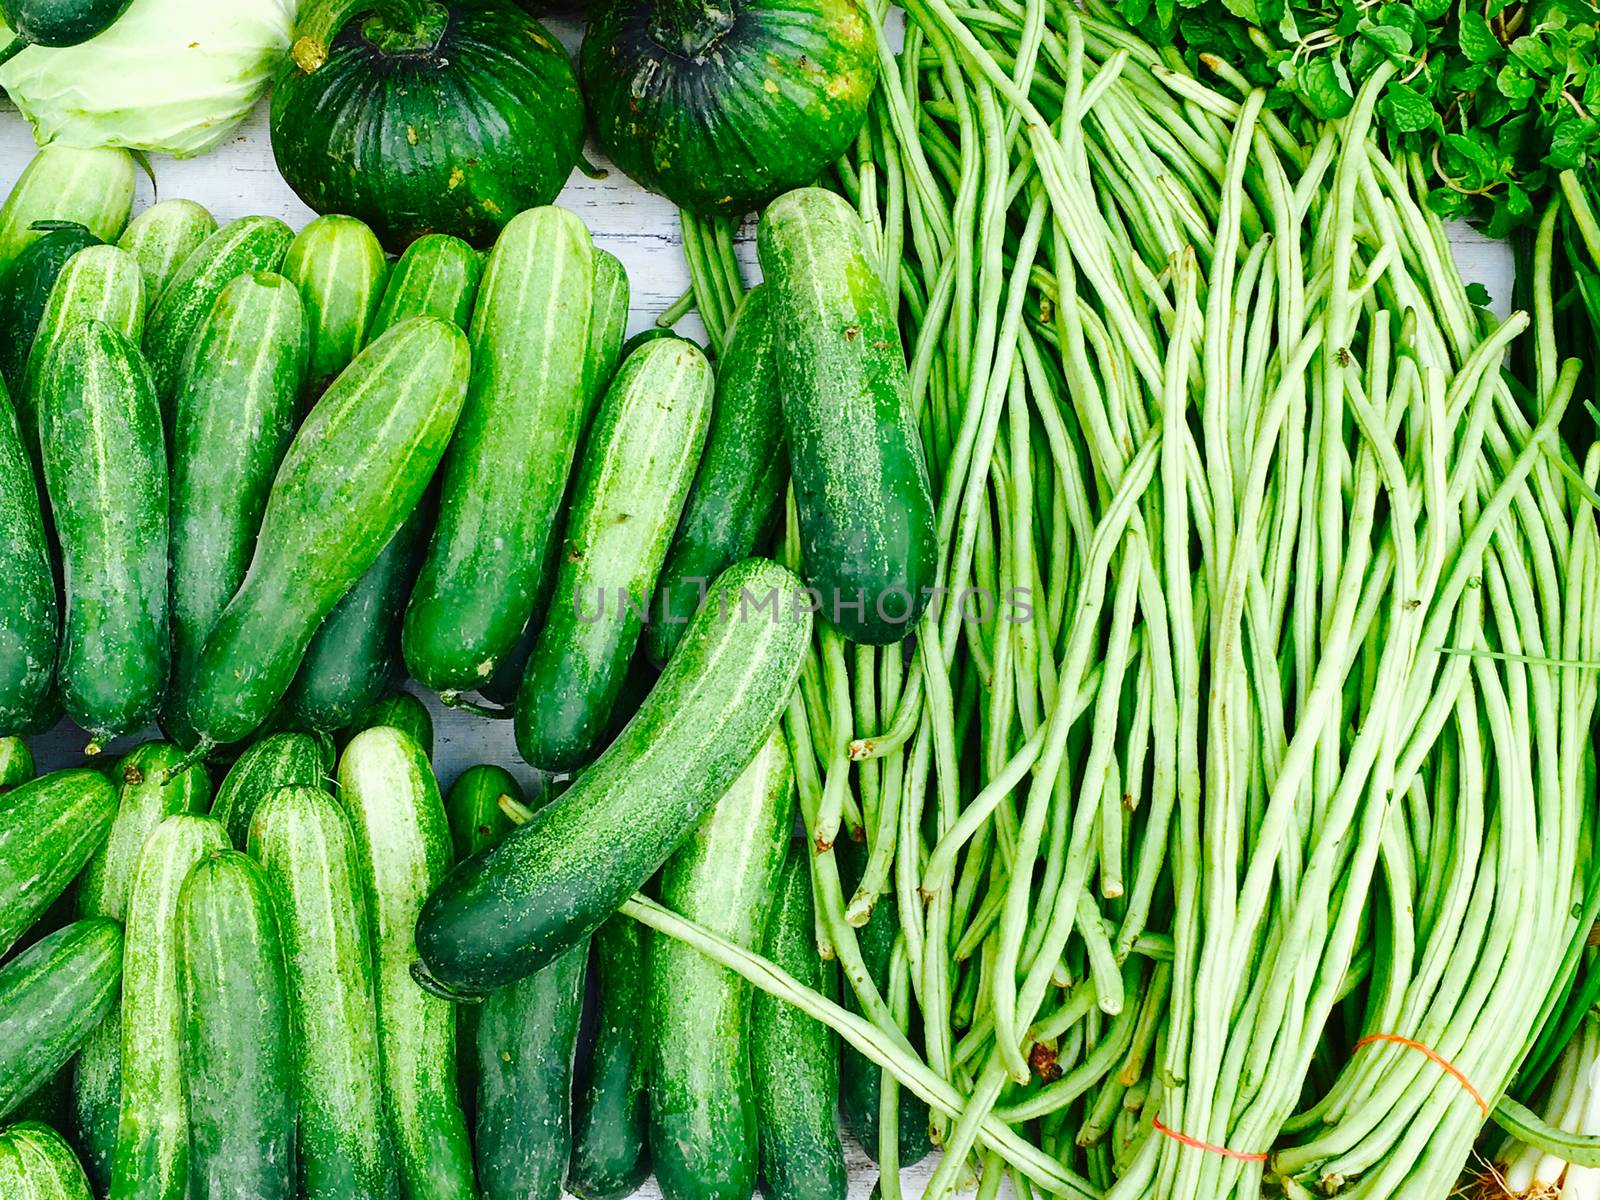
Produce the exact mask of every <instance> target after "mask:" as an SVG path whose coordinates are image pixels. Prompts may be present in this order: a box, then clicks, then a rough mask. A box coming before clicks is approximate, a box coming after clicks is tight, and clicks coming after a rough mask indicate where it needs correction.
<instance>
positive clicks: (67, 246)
mask: <svg viewBox="0 0 1600 1200" xmlns="http://www.w3.org/2000/svg"><path fill="white" fill-rule="evenodd" d="M99 242H100V239H99V238H97V237H95V236H94V234H92V233H90V232H89V231H88V230H87V229H85V228H84V227H83V226H82V225H62V226H61V227H60V228H57V229H51V230H50V231H49V232H47V233H45V234H44V236H42V237H41V238H40V239H39V240H38V241H36V242H34V243H33V244H32V245H30V246H29V247H28V248H27V249H26V250H24V251H23V252H22V253H21V254H19V255H18V256H17V259H16V261H15V262H13V263H12V264H11V265H10V267H8V268H6V269H5V270H4V271H3V272H0V331H3V332H4V334H5V338H4V341H3V342H0V378H3V379H4V381H5V385H6V387H7V388H8V389H10V390H11V391H12V392H13V393H15V394H17V395H21V394H22V383H23V372H24V371H25V370H26V369H27V366H28V352H29V351H30V350H32V349H33V336H34V334H35V333H37V332H38V331H39V320H40V318H41V317H43V316H44V309H45V304H46V302H47V301H48V300H49V299H50V292H51V290H52V289H53V288H54V287H55V282H56V280H57V279H58V278H59V277H60V275H61V269H62V268H63V267H65V266H66V265H67V263H68V261H69V260H70V259H71V258H72V256H73V255H75V254H77V253H78V251H80V250H84V249H87V248H88V247H90V246H95V245H98V244H99Z"/></svg>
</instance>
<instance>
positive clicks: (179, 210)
mask: <svg viewBox="0 0 1600 1200" xmlns="http://www.w3.org/2000/svg"><path fill="white" fill-rule="evenodd" d="M216 231H217V219H216V218H215V217H213V216H212V215H211V214H210V213H209V212H208V211H206V209H205V207H204V206H203V205H199V204H196V203H195V202H194V201H193V200H163V201H161V203H159V204H152V205H151V206H150V207H149V208H147V209H145V210H144V211H143V212H142V213H140V214H139V215H138V216H137V217H135V218H134V219H133V220H131V221H129V222H128V228H127V229H125V230H123V233H122V236H121V237H120V238H118V239H117V245H119V246H121V247H122V248H123V249H124V250H126V251H127V252H128V253H129V254H131V255H133V257H134V260H135V261H136V262H138V264H139V271H140V274H142V275H143V276H144V295H145V303H146V304H147V305H154V304H155V303H156V301H157V300H159V299H160V298H161V293H162V292H164V291H166V290H167V284H169V283H171V282H172V277H173V276H174V275H176V274H177V273H178V268H180V267H181V266H183V264H184V263H185V262H187V261H188V259H189V255H191V254H193V253H194V252H195V251H196V250H198V249H200V247H201V246H202V245H203V244H204V243H205V240H206V239H207V238H208V237H210V236H211V235H212V234H213V233H215V232H216Z"/></svg>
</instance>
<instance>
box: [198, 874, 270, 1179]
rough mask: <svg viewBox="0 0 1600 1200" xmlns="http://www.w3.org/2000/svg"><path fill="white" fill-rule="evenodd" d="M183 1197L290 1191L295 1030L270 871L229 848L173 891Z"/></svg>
mask: <svg viewBox="0 0 1600 1200" xmlns="http://www.w3.org/2000/svg"><path fill="white" fill-rule="evenodd" d="M175 937H176V941H177V947H178V994H179V996H180V998H181V1000H182V1014H183V1093H184V1101H185V1103H186V1104H187V1105H188V1111H189V1192H188V1200H234V1198H238V1197H245V1196H248V1197H251V1198H252V1200H294V1194H295V1178H294V1039H293V1029H292V1027H291V1025H290V1023H289V981H288V976H287V974H286V971H287V968H286V966H285V962H284V955H283V935H282V933H281V931H280V930H279V928H278V917H277V912H276V910H275V909H274V907H273V903H272V897H271V895H270V894H269V893H268V890H267V881H266V878H265V876H263V875H262V873H261V868H260V867H259V866H258V865H257V864H256V862H255V860H254V859H252V858H249V857H248V856H246V855H244V854H240V853H239V852H238V851H237V850H222V851H219V852H217V853H215V854H212V855H210V856H208V857H207V858H204V859H202V860H201V861H200V862H199V863H198V864H196V866H195V868H194V870H192V871H190V872H189V877H188V879H186V880H185V881H184V883H183V887H182V889H181V890H180V891H179V893H178V912H177V932H176V935H175Z"/></svg>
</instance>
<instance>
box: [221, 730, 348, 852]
mask: <svg viewBox="0 0 1600 1200" xmlns="http://www.w3.org/2000/svg"><path fill="white" fill-rule="evenodd" d="M333 759H334V755H333V739H332V738H330V737H328V736H327V735H326V734H323V735H316V734H310V733H274V734H269V735H268V736H266V737H264V738H262V739H261V740H260V741H258V742H255V743H252V744H251V745H250V746H249V747H247V748H246V750H245V752H244V753H243V754H241V755H239V757H238V759H237V760H236V761H235V762H234V764H233V766H232V767H231V768H230V769H229V770H228V774H227V775H226V776H225V777H224V778H223V780H222V786H221V787H219V788H218V789H217V795H216V799H214V800H213V801H212V802H211V816H212V817H213V818H214V819H216V820H218V821H220V822H222V825H223V827H224V828H225V829H227V831H228V840H229V841H230V842H231V843H232V844H233V845H235V846H237V847H239V848H241V849H242V848H243V847H244V845H245V843H246V840H247V838H248V837H249V835H250V822H251V820H252V819H253V818H254V817H255V815H256V809H257V808H259V807H260V805H261V802H262V801H263V800H265V799H266V798H267V797H268V796H270V795H271V794H272V793H273V792H275V791H277V790H278V789H279V788H285V787H316V788H320V787H327V786H329V785H330V784H331V783H332V780H333Z"/></svg>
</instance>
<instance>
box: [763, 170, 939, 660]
mask: <svg viewBox="0 0 1600 1200" xmlns="http://www.w3.org/2000/svg"><path fill="white" fill-rule="evenodd" d="M757 244H758V249H759V252H760V256H761V268H762V270H763V271H764V272H765V274H766V278H767V286H768V287H769V288H771V289H772V291H773V311H774V313H775V315H776V317H777V323H778V365H779V369H780V371H781V372H782V379H783V403H782V409H783V429H784V437H785V440H786V441H787V443H788V447H789V464H790V468H791V472H792V478H793V481H794V491H795V502H796V504H797V506H798V508H799V511H800V536H801V544H802V547H803V550H804V555H805V572H804V573H805V576H806V582H807V583H808V584H810V585H811V587H812V588H814V589H815V590H816V591H817V592H818V593H820V596H821V605H822V612H823V615H824V619H826V620H828V621H829V622H830V623H831V624H832V625H834V627H835V628H837V629H838V630H839V632H840V633H842V634H844V636H845V637H847V638H850V639H851V640H852V641H857V642H865V643H868V644H875V645H887V644H889V643H892V642H898V641H900V640H901V639H902V638H904V637H906V636H907V635H908V634H909V633H910V632H911V630H912V629H913V628H914V627H915V624H916V620H917V618H918V617H920V616H921V614H922V612H923V611H924V610H925V609H926V607H927V604H928V601H929V599H930V598H931V591H930V590H929V589H931V588H932V587H933V586H934V581H935V575H936V572H937V569H938V543H939V537H938V527H937V523H936V520H935V517H934V510H933V494H932V490H931V488H930V487H929V483H928V466H927V462H926V460H925V459H924V457H923V451H922V440H921V438H920V436H919V435H918V432H917V422H916V414H915V413H914V412H912V410H911V387H910V380H909V375H908V373H907V370H906V360H905V352H904V350H903V349H902V347H901V343H900V330H899V327H898V326H897V325H896V323H895V319H894V313H893V310H892V309H891V307H890V305H889V300H888V297H887V296H886V295H885V294H884V289H883V284H882V282H881V280H880V279H879V276H878V272H877V270H876V269H875V268H874V267H873V266H872V264H871V262H870V261H869V260H868V257H867V253H866V250H865V247H864V244H863V239H862V225H861V219H860V217H858V216H857V215H856V212H855V210H854V209H852V208H851V207H850V206H849V205H848V204H847V203H845V202H844V201H843V200H841V199H840V198H839V197H838V196H836V195H834V194H833V193H832V192H826V191H823V190H822V189H820V188H800V189H798V190H796V191H792V192H788V193H786V194H784V195H782V196H780V197H778V199H776V200H774V201H773V202H772V204H771V205H770V206H769V207H768V208H767V211H766V213H765V214H763V216H762V218H761V224H760V227H759V229H758V231H757ZM857 604H859V605H860V607H859V609H858V608H857V607H855V606H856V605H857Z"/></svg>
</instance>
